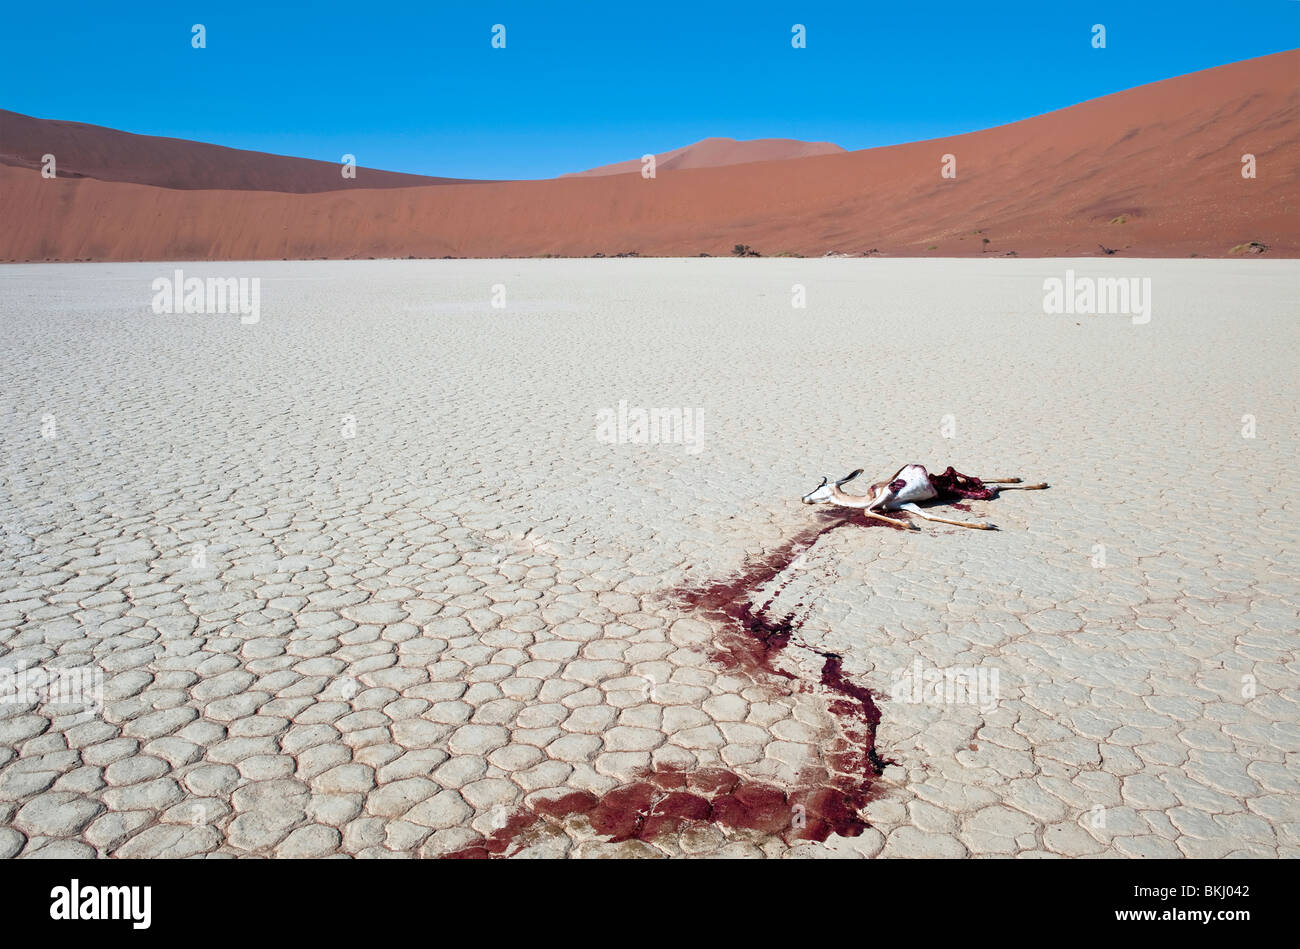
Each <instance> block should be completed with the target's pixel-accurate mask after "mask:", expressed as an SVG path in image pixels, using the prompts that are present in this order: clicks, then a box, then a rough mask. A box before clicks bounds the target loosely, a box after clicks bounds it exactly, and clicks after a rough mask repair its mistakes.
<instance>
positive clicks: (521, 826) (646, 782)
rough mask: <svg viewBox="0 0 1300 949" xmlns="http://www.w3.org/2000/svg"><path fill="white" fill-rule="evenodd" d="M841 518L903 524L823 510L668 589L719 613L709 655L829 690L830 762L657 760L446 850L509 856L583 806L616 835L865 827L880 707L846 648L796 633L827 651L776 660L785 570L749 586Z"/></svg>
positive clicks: (787, 622)
mask: <svg viewBox="0 0 1300 949" xmlns="http://www.w3.org/2000/svg"><path fill="white" fill-rule="evenodd" d="M848 526H854V527H873V528H880V529H884V530H902V529H903V528H900V527H894V526H892V525H890V524H887V523H885V522H883V521H876V520H872V519H870V518H867V517H863V516H862V514H861V513H860V512H857V511H853V510H845V509H839V510H835V511H820V512H818V514H817V522H816V523H815V524H813V525H811V526H810V527H808V528H805V529H804V530H802V531H799V532H798V533H796V534H795V535H794V536H793V537H791V538H790V539H788V540H787V541H785V542H784V543H782V544H781V545H780V546H779V547H778V548H776V549H775V550H773V551H772V552H771V553H768V554H766V555H764V556H762V557H759V558H757V559H754V560H751V561H749V562H747V563H746V564H745V566H743V567H742V568H741V569H740V571H739V572H738V573H737V574H736V575H734V576H732V577H727V578H725V579H722V580H718V581H715V582H712V583H708V584H705V585H703V586H695V585H692V586H686V587H683V588H681V589H679V590H677V591H675V596H674V599H675V600H676V602H677V603H678V604H679V605H680V606H682V607H683V608H684V609H687V610H690V611H691V612H693V613H695V614H697V615H700V616H702V617H704V618H706V619H709V620H711V621H712V622H713V623H714V624H716V625H717V627H718V636H717V639H716V641H715V643H714V644H713V646H714V648H713V652H712V655H711V658H712V659H713V660H714V661H715V662H717V663H718V664H719V665H721V666H723V667H724V668H726V669H728V670H731V671H736V672H743V673H744V674H746V675H747V676H749V677H750V678H753V679H754V680H755V681H758V682H764V681H766V682H767V684H769V685H773V686H775V687H777V688H778V689H781V690H783V691H785V692H786V693H787V694H788V692H789V691H791V690H801V691H812V690H815V689H816V688H820V689H821V690H823V691H825V692H828V693H829V694H830V695H831V696H832V698H831V701H830V703H829V710H830V712H831V713H832V714H833V715H835V716H836V718H837V719H838V720H839V722H840V729H841V732H842V734H841V735H840V736H839V737H837V738H835V739H832V740H831V742H830V744H829V745H828V747H827V749H826V755H825V761H826V764H827V765H828V767H826V768H811V769H808V770H806V771H805V772H804V773H803V774H802V775H801V776H800V780H799V782H798V783H797V784H796V785H794V786H791V787H778V786H776V785H774V784H770V783H767V782H762V781H752V780H749V779H747V778H742V777H740V776H739V775H737V774H735V773H733V772H731V771H728V770H726V769H720V768H703V769H699V770H696V771H678V770H674V769H670V768H663V769H657V770H654V771H651V772H649V773H647V774H645V775H643V776H642V777H641V778H640V779H639V780H637V781H635V782H633V783H631V784H627V785H623V786H621V787H617V788H614V789H613V790H610V791H607V792H605V793H604V794H600V795H596V794H592V793H590V792H588V791H575V792H572V793H570V794H566V795H564V796H562V797H557V798H552V799H548V800H538V801H535V802H534V803H533V804H532V805H531V806H530V807H528V808H527V809H525V810H521V811H519V812H517V813H516V814H514V815H513V816H512V817H511V818H510V819H509V820H508V821H507V822H506V824H505V826H503V827H501V828H499V829H497V830H496V831H494V832H493V833H491V834H490V835H488V836H487V837H486V838H485V839H484V840H483V842H482V843H479V844H475V845H473V846H470V847H466V848H464V849H462V850H458V851H456V852H454V853H449V854H446V855H445V857H446V858H447V859H484V858H491V857H499V856H508V855H509V853H510V852H511V849H512V846H514V845H516V844H518V845H519V846H526V845H527V840H528V839H529V838H531V837H532V836H533V832H534V831H535V830H536V829H538V828H537V825H538V824H539V822H553V823H562V822H563V821H565V820H566V819H568V818H571V817H575V816H578V815H581V816H583V817H585V819H586V820H587V822H588V823H589V824H590V826H591V828H592V830H594V831H595V832H596V833H597V834H599V835H600V836H601V837H603V838H605V839H606V840H608V841H610V842H613V843H617V842H621V841H626V840H646V841H649V840H653V839H655V838H656V837H660V836H662V835H665V834H671V833H676V832H680V831H681V830H683V829H685V828H687V827H688V826H691V825H696V824H716V825H719V826H721V827H725V828H728V829H732V830H752V831H758V832H761V833H764V834H771V835H774V836H780V837H782V838H784V839H787V840H792V839H802V840H817V841H824V840H826V838H828V837H829V836H830V835H831V834H838V835H839V836H842V837H856V836H858V835H859V834H861V833H862V832H863V831H864V830H865V829H866V828H867V826H868V825H867V822H866V821H865V820H864V819H863V817H862V816H861V811H862V809H863V808H864V807H865V806H866V804H867V803H868V802H869V801H870V800H871V796H872V791H873V787H874V782H875V779H876V778H878V777H879V776H880V774H881V772H882V771H883V770H884V766H885V765H886V764H888V763H889V761H888V759H884V758H882V757H881V756H880V754H879V752H878V751H877V750H876V728H877V726H878V725H879V723H880V709H879V708H878V707H877V705H876V702H875V698H874V696H873V694H872V693H871V691H870V690H869V689H867V688H865V687H864V686H861V685H858V684H857V683H855V682H853V681H852V680H851V679H850V678H849V677H848V676H847V675H846V674H845V672H844V670H843V660H842V657H840V656H839V655H837V654H835V653H832V652H826V651H822V650H819V649H816V648H814V647H811V646H808V645H807V644H800V645H801V646H802V647H803V648H806V649H809V650H810V651H812V652H813V653H815V654H816V655H818V656H819V657H821V659H822V667H821V674H820V678H819V679H818V681H817V682H816V683H811V682H804V681H800V679H799V677H798V676H797V675H796V674H795V673H792V672H790V671H788V670H785V669H781V668H778V667H777V665H776V661H777V659H778V657H779V655H780V653H781V652H782V651H783V650H784V649H785V648H786V647H787V646H789V644H790V641H791V638H792V637H793V636H794V635H795V633H796V632H797V630H798V627H799V624H798V621H797V620H796V619H795V617H796V615H797V612H798V610H799V609H800V608H802V606H803V604H802V603H796V604H795V605H794V607H793V608H792V609H791V611H790V612H788V613H785V614H784V615H780V616H770V615H769V610H770V608H771V606H772V603H773V602H774V601H775V600H776V598H777V596H779V595H780V593H781V591H782V590H784V589H785V586H786V585H787V584H788V582H789V581H786V583H783V584H781V585H780V586H778V587H777V588H776V589H775V590H774V591H772V593H771V594H770V595H769V596H768V597H767V598H766V599H765V600H764V602H763V603H762V604H761V605H757V606H756V605H755V604H754V594H755V593H756V592H757V591H758V590H759V589H760V588H762V587H764V586H766V585H767V584H769V583H771V582H772V581H773V580H775V579H776V578H777V577H778V576H779V575H780V574H781V573H782V572H784V571H785V570H786V569H788V568H789V567H790V566H791V564H792V563H793V562H794V561H795V559H796V558H797V557H799V556H800V555H801V554H802V553H804V551H806V550H807V549H808V548H809V547H811V546H812V545H813V544H814V543H815V542H816V541H817V540H818V539H819V538H820V537H822V536H824V535H825V534H827V533H830V532H831V531H834V530H838V529H840V528H844V527H848ZM772 680H775V681H772ZM515 849H518V848H517V847H516V848H515Z"/></svg>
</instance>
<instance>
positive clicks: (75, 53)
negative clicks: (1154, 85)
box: [0, 0, 1300, 178]
mask: <svg viewBox="0 0 1300 949" xmlns="http://www.w3.org/2000/svg"><path fill="white" fill-rule="evenodd" d="M5 20H6V22H5V29H4V33H3V34H0V90H2V91H0V108H5V109H11V110H13V111H17V112H24V113H27V114H30V115H37V116H40V117H43V118H59V119H69V120H73V121H80V122H90V123H94V124H97V125H107V126H112V127H114V128H121V129H126V130H128V131H132V132H140V133H145V134H152V135H170V136H175V137H178V138H188V139H196V140H200V141H208V142H215V143H217V144H221V145H229V146H232V147H237V148H252V149H257V150H261V151H270V152H277V153H280V154H289V155H300V156H304V157H309V158H319V159H323V160H327V161H338V160H339V158H340V156H342V155H343V154H344V153H345V152H350V153H353V154H355V155H356V156H357V160H358V162H359V163H360V164H362V165H366V166H369V167H375V168H387V169H392V170H396V171H409V172H417V173H422V174H433V175H450V176H454V177H479V178H544V177H551V176H553V175H557V174H561V173H563V172H566V171H576V170H581V169H583V168H588V167H592V166H594V165H600V164H605V163H607V162H612V161H619V160H623V159H627V158H635V157H638V156H640V155H642V154H644V153H645V152H660V151H665V150H667V149H670V148H675V147H678V146H680V145H685V144H687V143H689V142H693V141H696V140H698V139H701V138H705V137H708V136H711V135H725V136H731V137H733V138H763V137H788V138H801V139H809V140H815V141H833V142H837V143H839V144H840V145H843V146H845V147H846V148H867V147H871V146H875V145H888V144H893V143H896V142H904V141H913V140H916V139H922V138H933V137H936V136H940V135H949V134H955V133H960V132H967V131H972V130H975V129H980V128H987V127H989V126H992V125H999V124H1003V123H1005V122H1011V121H1015V120H1017V119H1022V118H1027V117H1029V116H1032V115H1037V114H1039V113H1042V112H1047V111H1051V110H1052V109H1057V108H1062V107H1064V106H1067V105H1070V104H1072V103H1075V102H1081V101H1083V100H1085V99H1091V98H1095V97H1097V96H1100V95H1105V94H1107V93H1109V92H1115V91H1118V90H1120V89H1126V88H1128V87H1130V86H1135V85H1140V84H1142V83H1146V82H1153V81H1155V80H1158V79H1164V78H1168V77H1170V76H1176V75H1180V74H1182V73H1186V72H1192V71H1195V70H1198V69H1205V68H1208V67H1210V66H1216V65H1220V64H1223V63H1229V62H1235V61H1237V60H1241V59H1248V58H1251V57H1253V56H1262V55H1265V54H1267V53H1274V52H1279V51H1281V50H1285V49H1291V48H1295V47H1297V46H1300V2H1297V0H1249V2H1248V0H1238V2H1224V0H1219V2H1209V0H1180V2H1177V3H1168V2H1143V0H1126V2H1121V3H1112V2H1074V0H1034V2H1021V0H995V2H991V3H981V4H973V3H957V2H954V3H951V4H947V3H943V2H903V3H898V2H892V3H882V2H879V0H855V2H849V3H830V2H815V0H802V2H783V3H776V2H765V0H749V2H745V3H722V2H709V0H703V2H694V3H672V2H666V3H635V2H621V3H620V2H602V3H597V2H592V0H586V2H555V0H500V2H496V0H486V2H484V0H480V2H476V3H475V2H462V3H458V2H448V3H438V2H424V3H411V4H405V3H400V2H390V3H356V2H346V3H344V2H336V0H319V2H316V3H303V4H282V3H274V2H260V3H223V2H188V0H185V2H177V0H171V2H166V3H152V2H147V0H146V2H126V3H112V4H109V3H103V2H95V3H78V2H71V3H60V4H57V5H53V6H51V5H48V4H43V3H39V2H36V3H20V2H15V3H12V4H10V5H9V8H8V10H7V11H6V14H5ZM195 23H203V24H204V25H205V26H206V28H207V48H206V49H202V50H196V49H193V48H192V47H191V45H190V28H191V26H192V25H193V24H195ZM496 23H501V24H504V25H505V26H506V48H505V49H504V50H494V49H492V48H491V45H490V40H491V29H492V26H493V24H496ZM795 23H802V24H804V25H805V26H806V28H807V35H808V46H807V48H806V49H793V48H792V47H791V45H790V36H791V33H790V30H791V26H792V25H793V24H795ZM1094 23H1102V24H1105V26H1106V29H1107V48H1106V49H1104V50H1097V49H1093V48H1092V46H1091V43H1090V40H1091V28H1092V25H1093V24H1094ZM1297 82H1298V83H1300V77H1297Z"/></svg>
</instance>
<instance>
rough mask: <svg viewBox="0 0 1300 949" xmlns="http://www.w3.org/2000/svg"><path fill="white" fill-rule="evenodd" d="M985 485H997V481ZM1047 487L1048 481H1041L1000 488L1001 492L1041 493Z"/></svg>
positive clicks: (1006, 485) (987, 482) (1005, 485)
mask: <svg viewBox="0 0 1300 949" xmlns="http://www.w3.org/2000/svg"><path fill="white" fill-rule="evenodd" d="M984 483H985V484H997V482H996V481H993V482H989V481H986V482H984ZM1045 487H1047V482H1046V481H1040V482H1039V483H1038V484H1004V485H1003V486H1002V487H1000V488H998V490H999V491H1041V490H1043V488H1045Z"/></svg>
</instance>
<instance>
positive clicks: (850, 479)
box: [835, 468, 862, 487]
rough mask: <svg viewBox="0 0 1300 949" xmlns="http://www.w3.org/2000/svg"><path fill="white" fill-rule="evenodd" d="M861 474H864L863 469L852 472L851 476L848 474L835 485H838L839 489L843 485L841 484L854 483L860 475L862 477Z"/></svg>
mask: <svg viewBox="0 0 1300 949" xmlns="http://www.w3.org/2000/svg"><path fill="white" fill-rule="evenodd" d="M860 474H862V469H861V468H859V469H857V470H856V471H854V472H851V473H850V474H846V475H845V476H844V477H843V478H840V480H839V481H836V482H835V485H836V487H838V486H839V485H841V484H848V482H850V481H852V480H853V479H854V478H856V477H857V476H858V475H860Z"/></svg>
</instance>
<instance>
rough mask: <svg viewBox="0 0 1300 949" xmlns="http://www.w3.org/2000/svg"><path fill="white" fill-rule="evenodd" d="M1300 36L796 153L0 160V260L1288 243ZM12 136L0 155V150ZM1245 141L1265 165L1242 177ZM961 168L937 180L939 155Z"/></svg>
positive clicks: (982, 250) (908, 251) (1204, 250)
mask: <svg viewBox="0 0 1300 949" xmlns="http://www.w3.org/2000/svg"><path fill="white" fill-rule="evenodd" d="M1297 73H1300V50H1292V51H1288V52H1286V53H1279V54H1276V55H1273V56H1267V57H1261V58H1259V59H1253V60H1247V61H1244V62H1240V63H1233V64H1230V65H1227V66H1221V67H1218V68H1216V69H1211V70H1206V71H1204V72H1199V73H1193V74H1190V75H1187V76H1180V77H1177V78H1174V79H1169V80H1165V81H1163V82H1158V83H1154V84H1152V85H1148V86H1141V87H1138V88H1135V89H1130V90H1126V91H1124V92H1120V93H1116V94H1114V95H1111V96H1106V97H1104V98H1101V99H1095V100H1092V101H1089V102H1085V103H1081V104H1079V105H1075V106H1072V107H1070V108H1067V109H1062V110H1060V111H1057V112H1052V113H1048V114H1046V115H1041V116H1037V117H1035V118H1032V119H1027V120H1025V121H1023V122H1018V123H1015V124H1012V125H1006V126H1001V127H998V128H994V129H988V130H985V131H981V132H974V133H971V134H968V135H960V136H954V137H950V138H943V139H934V140H931V141H925V142H914V143H910V144H906V145H898V146H893V147H888V148H877V149H870V150H866V151H858V152H845V153H842V154H831V155H818V156H812V157H806V158H798V159H793V160H788V161H765V162H751V163H748V164H740V165H731V166H727V167H714V168H684V169H679V170H673V169H669V170H667V171H662V172H661V173H660V174H659V175H658V176H657V177H656V178H654V179H643V178H641V177H640V176H639V175H604V176H596V177H578V178H562V179H553V180H548V181H510V182H491V183H477V184H444V185H439V186H437V187H413V188H394V189H386V190H356V191H354V192H353V193H346V192H338V191H335V192H328V193H319V194H282V193H274V192H268V191H255V190H221V191H215V190H209V191H197V190H175V189H166V188H159V187H153V186H148V185H141V184H133V183H129V182H119V181H100V180H95V179H89V178H81V179H71V180H66V179H58V180H44V179H42V178H41V177H40V175H39V173H38V172H37V171H35V170H33V169H28V168H19V167H13V166H0V206H3V207H4V209H5V217H6V221H5V225H6V226H5V227H4V228H0V259H3V260H15V259H16V260H45V259H59V260H78V259H92V260H129V259H146V260H151V259H163V260H166V259H253V258H256V259H265V258H312V257H336V258H346V257H407V256H417V257H441V256H457V257H497V256H537V255H545V254H555V255H566V256H589V255H593V254H597V253H603V254H607V255H612V254H616V253H622V252H637V253H640V254H645V255H651V254H654V255H681V256H694V255H697V254H701V253H708V254H727V253H730V251H731V249H732V247H733V245H735V244H737V243H744V244H748V245H750V246H751V247H754V248H755V249H757V250H758V251H759V252H761V253H763V254H765V255H773V254H779V253H793V254H802V255H821V254H824V253H827V252H831V251H838V252H844V253H864V252H868V251H873V250H875V251H878V252H879V253H881V254H890V255H913V256H926V255H934V256H975V255H981V254H1008V253H1013V252H1014V253H1015V254H1017V255H1019V256H1080V255H1100V254H1101V253H1102V252H1103V251H1102V249H1101V248H1102V247H1103V246H1104V247H1105V248H1108V249H1111V250H1114V251H1116V252H1117V254H1119V255H1121V256H1125V255H1127V256H1151V257H1159V256H1190V255H1193V254H1195V255H1201V256H1229V255H1231V254H1232V253H1233V252H1234V249H1237V250H1236V251H1235V252H1236V253H1241V252H1242V251H1241V250H1240V248H1241V247H1242V246H1243V245H1247V244H1249V242H1258V243H1260V244H1262V245H1266V246H1267V248H1268V249H1267V252H1266V253H1267V254H1268V255H1269V256H1292V257H1294V256H1300V91H1298V90H1297V88H1296V82H1295V77H1296V75H1297ZM3 150H5V149H4V148H0V151H3ZM1247 153H1249V154H1252V155H1254V156H1255V159H1256V162H1257V169H1258V171H1257V177H1256V178H1253V179H1248V178H1243V177H1242V174H1241V169H1242V156H1243V155H1244V154H1247ZM946 154H951V155H954V156H955V157H956V165H957V177H956V178H955V179H945V178H943V177H941V175H940V169H941V161H942V158H943V156H944V155H946Z"/></svg>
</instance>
